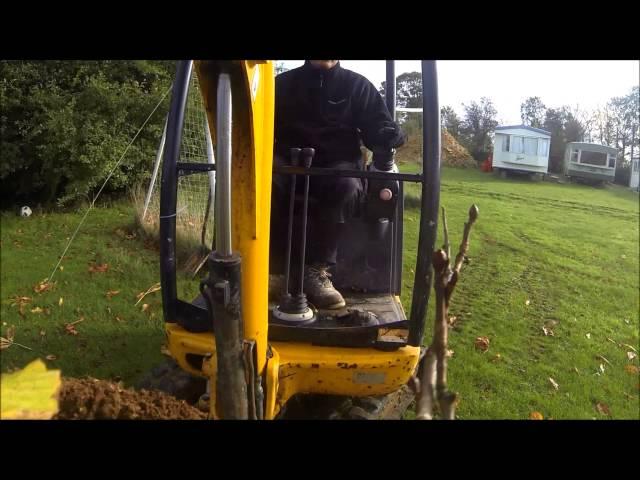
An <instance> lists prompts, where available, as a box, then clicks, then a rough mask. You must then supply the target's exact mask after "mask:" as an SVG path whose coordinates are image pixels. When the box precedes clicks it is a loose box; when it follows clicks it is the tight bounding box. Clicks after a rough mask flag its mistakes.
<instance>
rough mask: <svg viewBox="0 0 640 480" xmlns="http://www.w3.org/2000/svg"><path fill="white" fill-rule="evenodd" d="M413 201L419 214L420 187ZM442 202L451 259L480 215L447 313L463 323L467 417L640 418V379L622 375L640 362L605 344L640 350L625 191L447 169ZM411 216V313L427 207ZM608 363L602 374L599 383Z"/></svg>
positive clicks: (460, 360)
mask: <svg viewBox="0 0 640 480" xmlns="http://www.w3.org/2000/svg"><path fill="white" fill-rule="evenodd" d="M407 195H408V196H409V197H413V201H412V199H411V198H410V199H409V201H408V202H407V203H408V204H409V205H415V204H416V203H417V202H416V201H415V200H416V199H417V198H419V188H418V187H417V186H415V185H413V186H408V187H407ZM440 202H441V205H442V206H444V207H445V208H446V211H447V223H448V226H449V233H450V236H451V243H452V250H453V249H454V248H455V249H457V246H458V244H459V242H460V239H461V237H462V228H463V224H464V221H465V220H466V216H467V211H468V208H469V206H470V205H471V204H472V203H476V204H477V205H478V207H479V209H480V217H479V220H478V222H477V224H476V225H475V226H474V229H473V230H472V233H471V242H470V243H471V245H470V250H469V257H470V263H469V264H468V265H465V266H464V267H463V271H462V278H461V282H460V283H459V284H458V286H457V288H456V291H455V292H454V294H453V297H452V305H451V308H450V313H451V314H453V315H456V316H457V317H458V319H459V320H458V323H457V325H456V328H455V329H453V330H452V332H451V334H450V338H449V343H450V348H451V349H452V350H454V352H455V353H454V356H453V358H452V359H451V360H450V361H449V384H450V388H451V389H452V390H454V391H457V392H459V393H460V396H461V402H460V404H459V407H458V414H459V417H460V418H483V419H498V418H528V416H529V414H530V413H531V412H532V411H538V412H540V413H542V414H543V415H544V416H545V418H547V417H551V418H555V419H589V418H594V417H596V418H598V417H600V418H602V415H600V414H599V413H598V412H597V411H596V408H595V404H596V403H597V402H601V403H604V404H606V405H607V406H608V407H609V409H610V412H611V416H612V417H613V418H635V419H637V418H639V417H640V412H639V403H638V402H639V399H638V375H637V374H636V375H633V374H630V373H628V372H627V371H625V369H624V366H625V365H627V364H633V365H636V366H637V365H638V360H637V358H636V359H635V360H633V361H629V360H628V359H627V356H626V352H627V351H631V349H629V348H620V347H619V346H616V345H614V344H613V343H612V342H610V341H609V340H607V338H611V339H612V340H614V341H616V342H619V343H626V344H629V345H631V346H633V347H634V348H636V349H638V328H639V324H638V308H639V305H638V300H639V299H638V292H639V285H638V275H639V271H638V266H639V255H640V254H639V251H638V247H639V245H638V240H639V239H638V220H639V217H638V195H637V194H636V193H633V192H630V191H628V190H626V189H624V188H620V187H617V186H611V187H607V188H601V189H597V188H592V187H587V186H581V185H558V184H551V183H533V182H530V181H518V180H513V179H508V180H501V179H498V178H495V177H493V176H491V175H488V174H483V173H481V172H479V171H475V170H474V171H465V170H457V169H446V168H445V169H444V170H443V173H442V194H441V200H440ZM405 218H406V220H407V222H406V225H407V227H406V238H405V260H404V269H405V276H404V289H405V290H404V294H403V302H404V304H405V306H406V307H408V306H409V305H410V301H409V300H410V289H411V285H412V283H413V268H414V264H415V256H416V246H417V228H416V227H413V225H417V224H418V221H419V211H418V209H417V208H415V207H414V208H409V209H408V210H407V212H406V217H405ZM440 232H442V230H441V226H440ZM441 243H442V235H441V233H439V239H438V243H437V244H438V245H441ZM453 251H455V250H453ZM527 301H529V304H528V305H527V304H526V302H527ZM431 307H432V306H431ZM430 313H432V312H431V311H430ZM431 318H432V316H431V315H430V317H429V320H430V322H431ZM545 321H552V322H554V323H556V322H557V324H556V326H555V327H554V329H553V330H554V336H545V335H544V332H543V330H542V326H543V325H544V323H545ZM431 325H432V323H429V326H431ZM430 333H431V332H428V335H430ZM587 334H590V337H591V338H590V339H589V338H587V337H586V335H587ZM478 336H486V337H489V339H490V342H491V343H490V348H489V350H488V351H487V352H486V353H481V352H480V351H478V350H476V349H475V347H474V340H475V338H476V337H478ZM496 354H499V355H500V360H497V361H496V360H495V356H496ZM598 355H601V356H603V357H605V358H606V359H607V360H609V362H610V363H611V365H608V364H607V363H606V362H604V361H603V360H601V359H599V358H597V356H598ZM601 363H602V364H604V367H605V372H604V373H601V374H600V375H596V372H598V369H599V365H600V364H601ZM576 369H577V371H576ZM549 377H551V378H553V379H554V380H555V381H556V382H557V383H558V384H559V388H558V390H555V389H554V387H553V386H552V385H551V382H550V381H549Z"/></svg>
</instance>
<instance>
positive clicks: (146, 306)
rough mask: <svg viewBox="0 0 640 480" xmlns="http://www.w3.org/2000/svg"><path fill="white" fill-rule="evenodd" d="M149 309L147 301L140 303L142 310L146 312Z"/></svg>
mask: <svg viewBox="0 0 640 480" xmlns="http://www.w3.org/2000/svg"><path fill="white" fill-rule="evenodd" d="M148 309H149V304H148V303H144V304H142V311H143V312H146V311H147V310H148Z"/></svg>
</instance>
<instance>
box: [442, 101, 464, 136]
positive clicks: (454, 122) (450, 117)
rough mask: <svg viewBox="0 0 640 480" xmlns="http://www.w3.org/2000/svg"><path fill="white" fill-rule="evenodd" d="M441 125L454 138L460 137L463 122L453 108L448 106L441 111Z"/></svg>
mask: <svg viewBox="0 0 640 480" xmlns="http://www.w3.org/2000/svg"><path fill="white" fill-rule="evenodd" d="M440 123H441V125H442V128H446V129H447V131H448V132H449V133H450V134H451V135H452V136H453V137H455V138H456V139H458V138H459V137H460V128H461V126H462V120H461V119H460V117H458V114H457V113H456V112H455V110H454V109H453V108H452V107H450V106H448V105H446V106H444V107H442V108H441V109H440Z"/></svg>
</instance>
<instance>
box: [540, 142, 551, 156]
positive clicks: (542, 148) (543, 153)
mask: <svg viewBox="0 0 640 480" xmlns="http://www.w3.org/2000/svg"><path fill="white" fill-rule="evenodd" d="M548 150H549V140H547V139H546V138H540V139H538V156H539V157H546V156H547V151H548Z"/></svg>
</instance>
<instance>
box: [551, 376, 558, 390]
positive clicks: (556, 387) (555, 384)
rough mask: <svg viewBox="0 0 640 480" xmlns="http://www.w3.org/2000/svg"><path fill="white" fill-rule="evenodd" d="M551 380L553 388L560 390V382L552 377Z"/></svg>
mask: <svg viewBox="0 0 640 480" xmlns="http://www.w3.org/2000/svg"><path fill="white" fill-rule="evenodd" d="M549 381H550V382H551V385H553V388H555V389H556V390H558V388H559V387H560V385H558V383H557V382H556V381H555V380H554V379H553V378H551V377H549Z"/></svg>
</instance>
